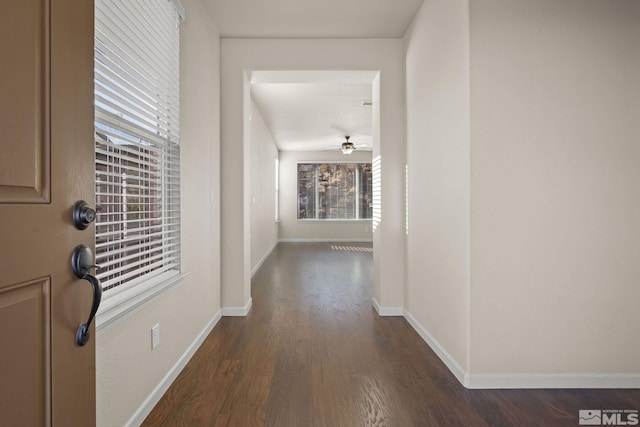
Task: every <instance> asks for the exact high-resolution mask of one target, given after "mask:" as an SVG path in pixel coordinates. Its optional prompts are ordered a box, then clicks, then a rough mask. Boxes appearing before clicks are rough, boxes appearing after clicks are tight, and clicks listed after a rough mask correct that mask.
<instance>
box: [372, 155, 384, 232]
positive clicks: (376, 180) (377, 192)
mask: <svg viewBox="0 0 640 427" xmlns="http://www.w3.org/2000/svg"><path fill="white" fill-rule="evenodd" d="M371 185H372V187H373V197H372V198H373V215H372V216H373V221H372V222H371V228H372V229H373V231H376V229H377V228H378V226H379V225H380V223H381V222H382V157H380V156H376V158H375V159H373V179H372V184H371Z"/></svg>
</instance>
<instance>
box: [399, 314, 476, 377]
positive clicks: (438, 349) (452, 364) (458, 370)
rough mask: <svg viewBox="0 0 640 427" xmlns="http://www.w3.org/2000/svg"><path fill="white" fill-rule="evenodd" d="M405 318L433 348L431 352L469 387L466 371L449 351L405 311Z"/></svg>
mask: <svg viewBox="0 0 640 427" xmlns="http://www.w3.org/2000/svg"><path fill="white" fill-rule="evenodd" d="M404 317H405V319H407V322H409V324H410V325H411V326H412V327H413V329H415V331H416V332H417V333H418V335H420V336H421V337H422V339H423V340H424V341H425V342H426V343H427V345H428V346H429V347H431V350H433V352H434V353H435V354H437V355H438V357H439V358H440V360H442V362H444V364H445V365H447V368H449V370H450V371H451V373H452V374H453V375H454V376H455V377H456V378H457V379H458V381H460V383H461V384H462V385H463V386H465V387H467V383H468V378H467V373H466V372H465V371H464V369H462V367H461V366H460V365H459V364H458V362H456V360H455V359H454V358H453V357H451V355H450V354H449V353H447V350H445V349H444V347H442V346H441V345H440V343H439V342H438V341H436V339H435V338H433V337H432V336H431V334H429V332H427V330H426V329H425V328H424V327H423V326H422V325H421V324H420V323H418V321H417V320H416V319H415V318H414V317H413V316H412V315H411V313H409V312H408V311H406V310H405V312H404Z"/></svg>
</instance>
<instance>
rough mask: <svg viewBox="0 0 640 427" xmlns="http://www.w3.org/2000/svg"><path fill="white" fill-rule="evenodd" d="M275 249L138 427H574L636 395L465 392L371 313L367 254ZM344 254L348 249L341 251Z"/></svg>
mask: <svg viewBox="0 0 640 427" xmlns="http://www.w3.org/2000/svg"><path fill="white" fill-rule="evenodd" d="M349 246H354V247H356V248H355V249H357V247H366V246H367V245H365V244H351V245H345V244H340V247H338V248H337V250H336V249H332V248H331V245H330V244H324V243H322V244H321V243H318V244H304V243H284V244H283V243H281V244H279V245H278V247H277V248H276V249H275V250H274V252H273V253H272V255H271V256H270V257H269V258H268V259H267V261H266V262H265V264H264V265H263V266H262V268H261V269H260V271H259V272H258V273H257V274H256V275H255V276H254V278H253V282H252V296H253V308H252V310H251V312H250V314H249V315H248V316H247V317H245V318H231V317H225V318H223V319H222V320H221V321H220V322H219V324H218V325H217V326H216V327H215V328H214V330H213V331H212V332H211V334H210V335H209V336H208V337H207V339H206V340H205V342H204V344H203V345H202V346H201V348H200V349H199V350H198V351H197V353H196V354H195V355H194V356H193V358H192V360H191V361H190V362H189V363H188V365H187V366H186V368H185V369H184V370H183V372H182V373H181V374H180V375H179V376H178V378H177V379H176V381H175V382H174V383H173V384H172V386H171V387H170V389H169V390H168V391H167V393H166V394H165V395H164V397H163V398H162V399H161V400H160V402H159V403H158V405H157V406H156V407H155V409H154V410H153V411H152V412H151V414H150V415H149V416H148V417H147V419H146V421H145V422H144V424H143V425H144V426H172V427H174V426H214V427H218V426H241V427H254V426H255V427H259V426H278V427H298V426H300V427H308V426H318V427H324V426H327V427H339V426H348V427H353V426H577V425H578V424H579V423H578V411H579V410H580V409H640V390H467V389H465V388H464V387H462V386H461V385H460V383H459V382H458V381H457V380H456V379H455V378H454V377H453V375H452V374H451V373H450V372H449V371H448V370H447V368H446V367H445V366H444V364H443V363H442V362H441V361H440V359H438V357H437V356H436V355H435V354H434V353H433V351H431V349H430V348H429V347H428V346H427V345H426V344H425V343H424V341H423V340H422V339H421V338H420V337H419V336H418V335H417V334H416V333H415V331H414V330H413V329H412V328H411V326H409V324H408V323H407V322H406V321H405V320H404V319H403V318H401V317H385V318H383V317H379V316H377V314H376V313H375V311H374V310H373V309H372V307H371V296H372V295H371V289H372V254H371V253H368V252H362V251H359V250H349V249H348V247H349ZM345 248H346V249H345Z"/></svg>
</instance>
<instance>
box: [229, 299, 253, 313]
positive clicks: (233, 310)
mask: <svg viewBox="0 0 640 427" xmlns="http://www.w3.org/2000/svg"><path fill="white" fill-rule="evenodd" d="M252 305H253V298H249V301H247V304H246V305H245V306H244V307H222V315H223V316H232V317H244V316H246V315H247V314H249V312H250V311H251V306H252Z"/></svg>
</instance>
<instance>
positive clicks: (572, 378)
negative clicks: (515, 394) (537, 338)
mask: <svg viewBox="0 0 640 427" xmlns="http://www.w3.org/2000/svg"><path fill="white" fill-rule="evenodd" d="M465 387H467V388H470V389H514V388H528V389H535V388H623V389H627V388H640V374H468V375H467V384H465Z"/></svg>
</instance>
